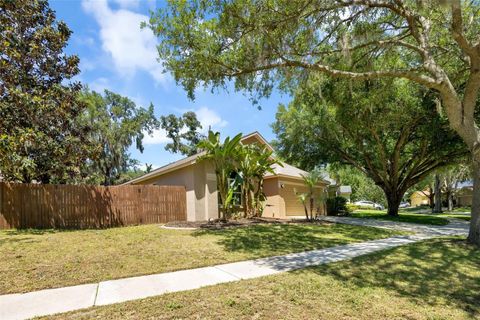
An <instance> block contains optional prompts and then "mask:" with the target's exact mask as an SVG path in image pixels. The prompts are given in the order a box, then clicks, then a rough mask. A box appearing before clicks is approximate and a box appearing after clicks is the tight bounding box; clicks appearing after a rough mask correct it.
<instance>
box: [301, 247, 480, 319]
mask: <svg viewBox="0 0 480 320" xmlns="http://www.w3.org/2000/svg"><path fill="white" fill-rule="evenodd" d="M479 266H480V250H478V248H475V247H474V246H471V245H468V244H467V243H466V241H465V240H462V239H435V240H428V241H424V242H421V243H417V244H413V245H408V246H404V247H400V248H395V249H391V250H386V251H382V252H379V253H375V254H370V255H367V256H362V257H358V258H355V259H353V260H352V261H351V262H341V263H336V264H332V265H324V266H321V267H315V268H311V269H309V270H310V271H311V270H314V271H315V272H317V273H318V274H320V275H330V276H332V277H334V278H336V279H337V280H340V281H342V282H347V283H351V284H353V285H354V286H356V287H359V288H369V287H379V288H384V289H387V290H391V291H392V292H393V294H397V295H400V296H402V297H406V298H409V299H412V300H413V301H414V302H416V303H418V304H425V303H427V304H429V305H432V306H435V305H439V304H453V305H455V306H457V307H459V308H461V309H463V310H465V311H466V312H468V313H470V314H471V315H473V316H474V317H479V316H480V270H479ZM296 272H302V271H296ZM303 272H304V271H303ZM477 319H478V318H477Z"/></svg>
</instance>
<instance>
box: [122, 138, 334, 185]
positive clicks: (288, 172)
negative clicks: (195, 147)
mask: <svg viewBox="0 0 480 320" xmlns="http://www.w3.org/2000/svg"><path fill="white" fill-rule="evenodd" d="M254 135H256V136H257V137H258V138H259V140H260V141H262V142H264V143H265V145H266V146H267V147H268V148H269V149H271V150H273V148H272V147H271V146H270V145H269V144H268V142H267V141H266V140H265V139H264V138H263V137H262V136H261V135H260V133H258V132H257V131H255V132H253V133H250V134H248V135H245V136H243V137H242V140H244V139H247V138H250V137H252V136H254ZM204 154H205V151H202V152H199V153H197V154H194V155H193V156H190V157H186V158H183V159H180V160H178V161H175V162H172V163H169V164H167V165H165V166H163V167H160V168H157V169H155V170H153V171H152V172H149V173H147V174H144V175H143V176H140V177H138V178H135V179H133V180H130V181H128V182H126V183H124V184H132V183H135V182H140V181H145V180H149V179H151V178H154V177H156V176H159V175H162V174H165V173H167V172H170V171H174V170H176V169H180V168H183V167H186V166H189V165H192V164H194V163H195V162H196V161H197V159H198V158H199V157H200V156H202V155H204ZM282 164H283V167H282V166H279V165H277V164H275V165H274V166H273V170H274V172H275V175H272V174H271V173H268V174H266V175H265V178H268V177H272V176H286V177H291V178H297V179H301V178H302V177H303V176H304V175H307V174H308V172H306V171H304V170H302V169H299V168H297V167H294V166H292V165H289V164H288V163H285V162H282ZM332 181H333V180H331V179H330V178H329V177H328V176H327V177H325V178H324V179H323V182H324V183H326V184H335V181H333V183H332Z"/></svg>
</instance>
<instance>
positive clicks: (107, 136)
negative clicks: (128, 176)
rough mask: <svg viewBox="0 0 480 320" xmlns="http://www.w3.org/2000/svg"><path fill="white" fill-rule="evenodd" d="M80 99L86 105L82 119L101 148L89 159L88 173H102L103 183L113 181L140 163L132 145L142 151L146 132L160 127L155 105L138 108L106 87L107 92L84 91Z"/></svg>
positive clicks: (100, 175)
mask: <svg viewBox="0 0 480 320" xmlns="http://www.w3.org/2000/svg"><path fill="white" fill-rule="evenodd" d="M81 100H82V101H83V102H84V103H85V104H86V105H87V110H86V112H85V113H84V114H83V118H82V122H83V123H85V124H86V125H88V126H89V127H90V128H91V130H92V131H91V134H90V141H92V143H94V144H96V145H98V146H99V148H100V152H99V154H98V155H97V156H96V157H95V158H92V159H90V160H89V161H88V162H87V165H86V168H85V175H86V176H87V177H88V176H95V175H97V176H99V178H100V179H101V182H102V183H103V184H104V185H111V184H114V183H115V181H116V180H117V179H119V178H120V176H121V174H122V173H125V172H127V171H128V170H129V169H130V168H132V167H134V166H135V165H137V164H138V162H137V161H136V160H134V159H132V158H131V157H130V155H129V153H128V148H129V147H130V146H131V145H135V147H136V148H137V149H138V150H139V151H140V152H143V144H142V139H143V138H144V133H145V132H147V133H149V134H151V133H152V132H153V130H154V129H156V128H158V121H157V119H156V118H155V116H154V114H153V105H152V104H150V106H149V108H148V109H144V108H141V107H137V106H136V105H135V103H134V102H133V101H131V100H130V99H128V98H126V97H122V96H121V95H119V94H116V93H113V92H111V91H108V90H105V93H104V95H101V94H99V93H97V92H95V91H89V90H84V92H82V97H81Z"/></svg>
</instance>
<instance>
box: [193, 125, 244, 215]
mask: <svg viewBox="0 0 480 320" xmlns="http://www.w3.org/2000/svg"><path fill="white" fill-rule="evenodd" d="M241 138H242V134H241V133H239V134H237V135H236V136H235V137H233V138H230V137H227V138H225V140H224V141H223V142H222V141H221V140H220V133H219V132H215V133H214V132H213V131H209V132H208V137H207V139H205V140H202V141H200V143H199V144H198V147H199V148H200V149H203V150H204V152H205V155H203V156H202V157H201V158H200V159H207V160H211V161H212V163H213V165H214V168H215V174H216V177H217V190H218V193H219V195H220V201H221V204H222V210H220V211H221V214H223V217H222V218H223V219H226V218H228V217H229V214H230V213H231V210H232V200H233V192H234V189H235V188H236V185H237V183H230V181H229V180H230V177H231V175H232V172H235V168H236V166H237V164H238V161H239V155H240V139H241ZM235 181H237V180H235Z"/></svg>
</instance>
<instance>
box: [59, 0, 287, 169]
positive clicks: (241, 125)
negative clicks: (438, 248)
mask: <svg viewBox="0 0 480 320" xmlns="http://www.w3.org/2000/svg"><path fill="white" fill-rule="evenodd" d="M163 5H164V2H163V1H154V0H153V1H152V0H150V1H148V0H144V1H140V0H82V1H81V0H76V1H68V0H50V6H51V7H52V9H54V10H55V11H56V13H57V18H58V19H60V20H63V21H65V22H66V23H67V25H68V26H69V27H70V29H71V30H72V31H73V35H72V37H71V39H70V42H69V45H68V48H67V53H69V54H76V55H78V56H79V57H80V70H81V73H80V74H79V75H78V76H77V77H76V80H79V81H81V82H82V83H84V84H87V85H89V87H90V88H91V89H93V90H96V91H100V92H103V90H104V89H109V90H112V91H114V92H117V93H120V94H122V95H124V96H127V97H129V98H130V99H132V100H133V101H135V102H136V103H137V105H140V106H144V107H147V106H148V105H149V104H150V102H152V103H153V105H154V106H155V115H156V116H157V117H158V116H160V115H166V114H170V113H175V114H177V115H180V114H182V113H183V112H185V111H187V110H192V111H195V112H196V113H197V116H198V118H199V120H200V121H201V122H202V125H203V126H204V130H206V129H208V126H211V127H212V129H213V130H216V131H220V132H221V134H222V136H226V135H235V134H237V133H239V132H243V133H245V134H246V133H249V132H252V131H255V130H258V131H259V132H260V133H261V134H262V135H263V136H264V137H265V138H266V139H267V140H271V139H273V138H274V134H273V133H272V130H271V128H270V124H271V123H272V122H273V121H274V119H275V112H276V109H277V106H278V104H279V103H280V102H283V103H286V102H288V100H289V97H288V96H286V95H283V96H282V95H280V94H278V93H275V94H274V95H272V97H271V98H269V99H264V100H262V101H261V106H262V110H258V109H257V108H256V107H255V106H252V104H251V102H250V101H249V100H248V97H247V96H245V95H244V94H243V93H241V92H233V91H230V92H225V91H220V92H215V93H211V92H210V90H206V91H204V90H203V89H199V90H197V94H196V99H195V101H191V100H189V99H188V98H187V95H186V93H185V92H184V91H183V89H182V88H181V87H179V86H177V85H176V84H175V81H174V80H173V79H172V77H171V76H170V75H169V74H165V73H162V66H161V63H159V62H158V61H157V60H156V59H157V54H156V44H157V39H156V38H155V37H154V35H153V33H152V32H151V31H150V30H148V29H143V30H141V29H140V26H139V25H140V22H141V21H146V20H147V19H148V14H149V10H155V8H158V7H159V6H163ZM166 142H167V140H166V137H165V134H164V133H163V132H162V131H161V130H160V131H158V132H155V133H154V135H153V136H151V137H147V138H146V139H144V144H145V150H144V152H143V154H141V153H139V152H138V151H137V150H135V149H134V148H131V154H132V156H133V157H134V158H136V159H138V160H140V161H141V162H142V163H149V164H153V165H154V167H158V166H161V165H164V164H167V163H169V162H172V161H174V160H177V159H179V158H181V155H176V154H171V153H169V152H167V151H165V149H164V146H165V143H166Z"/></svg>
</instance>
